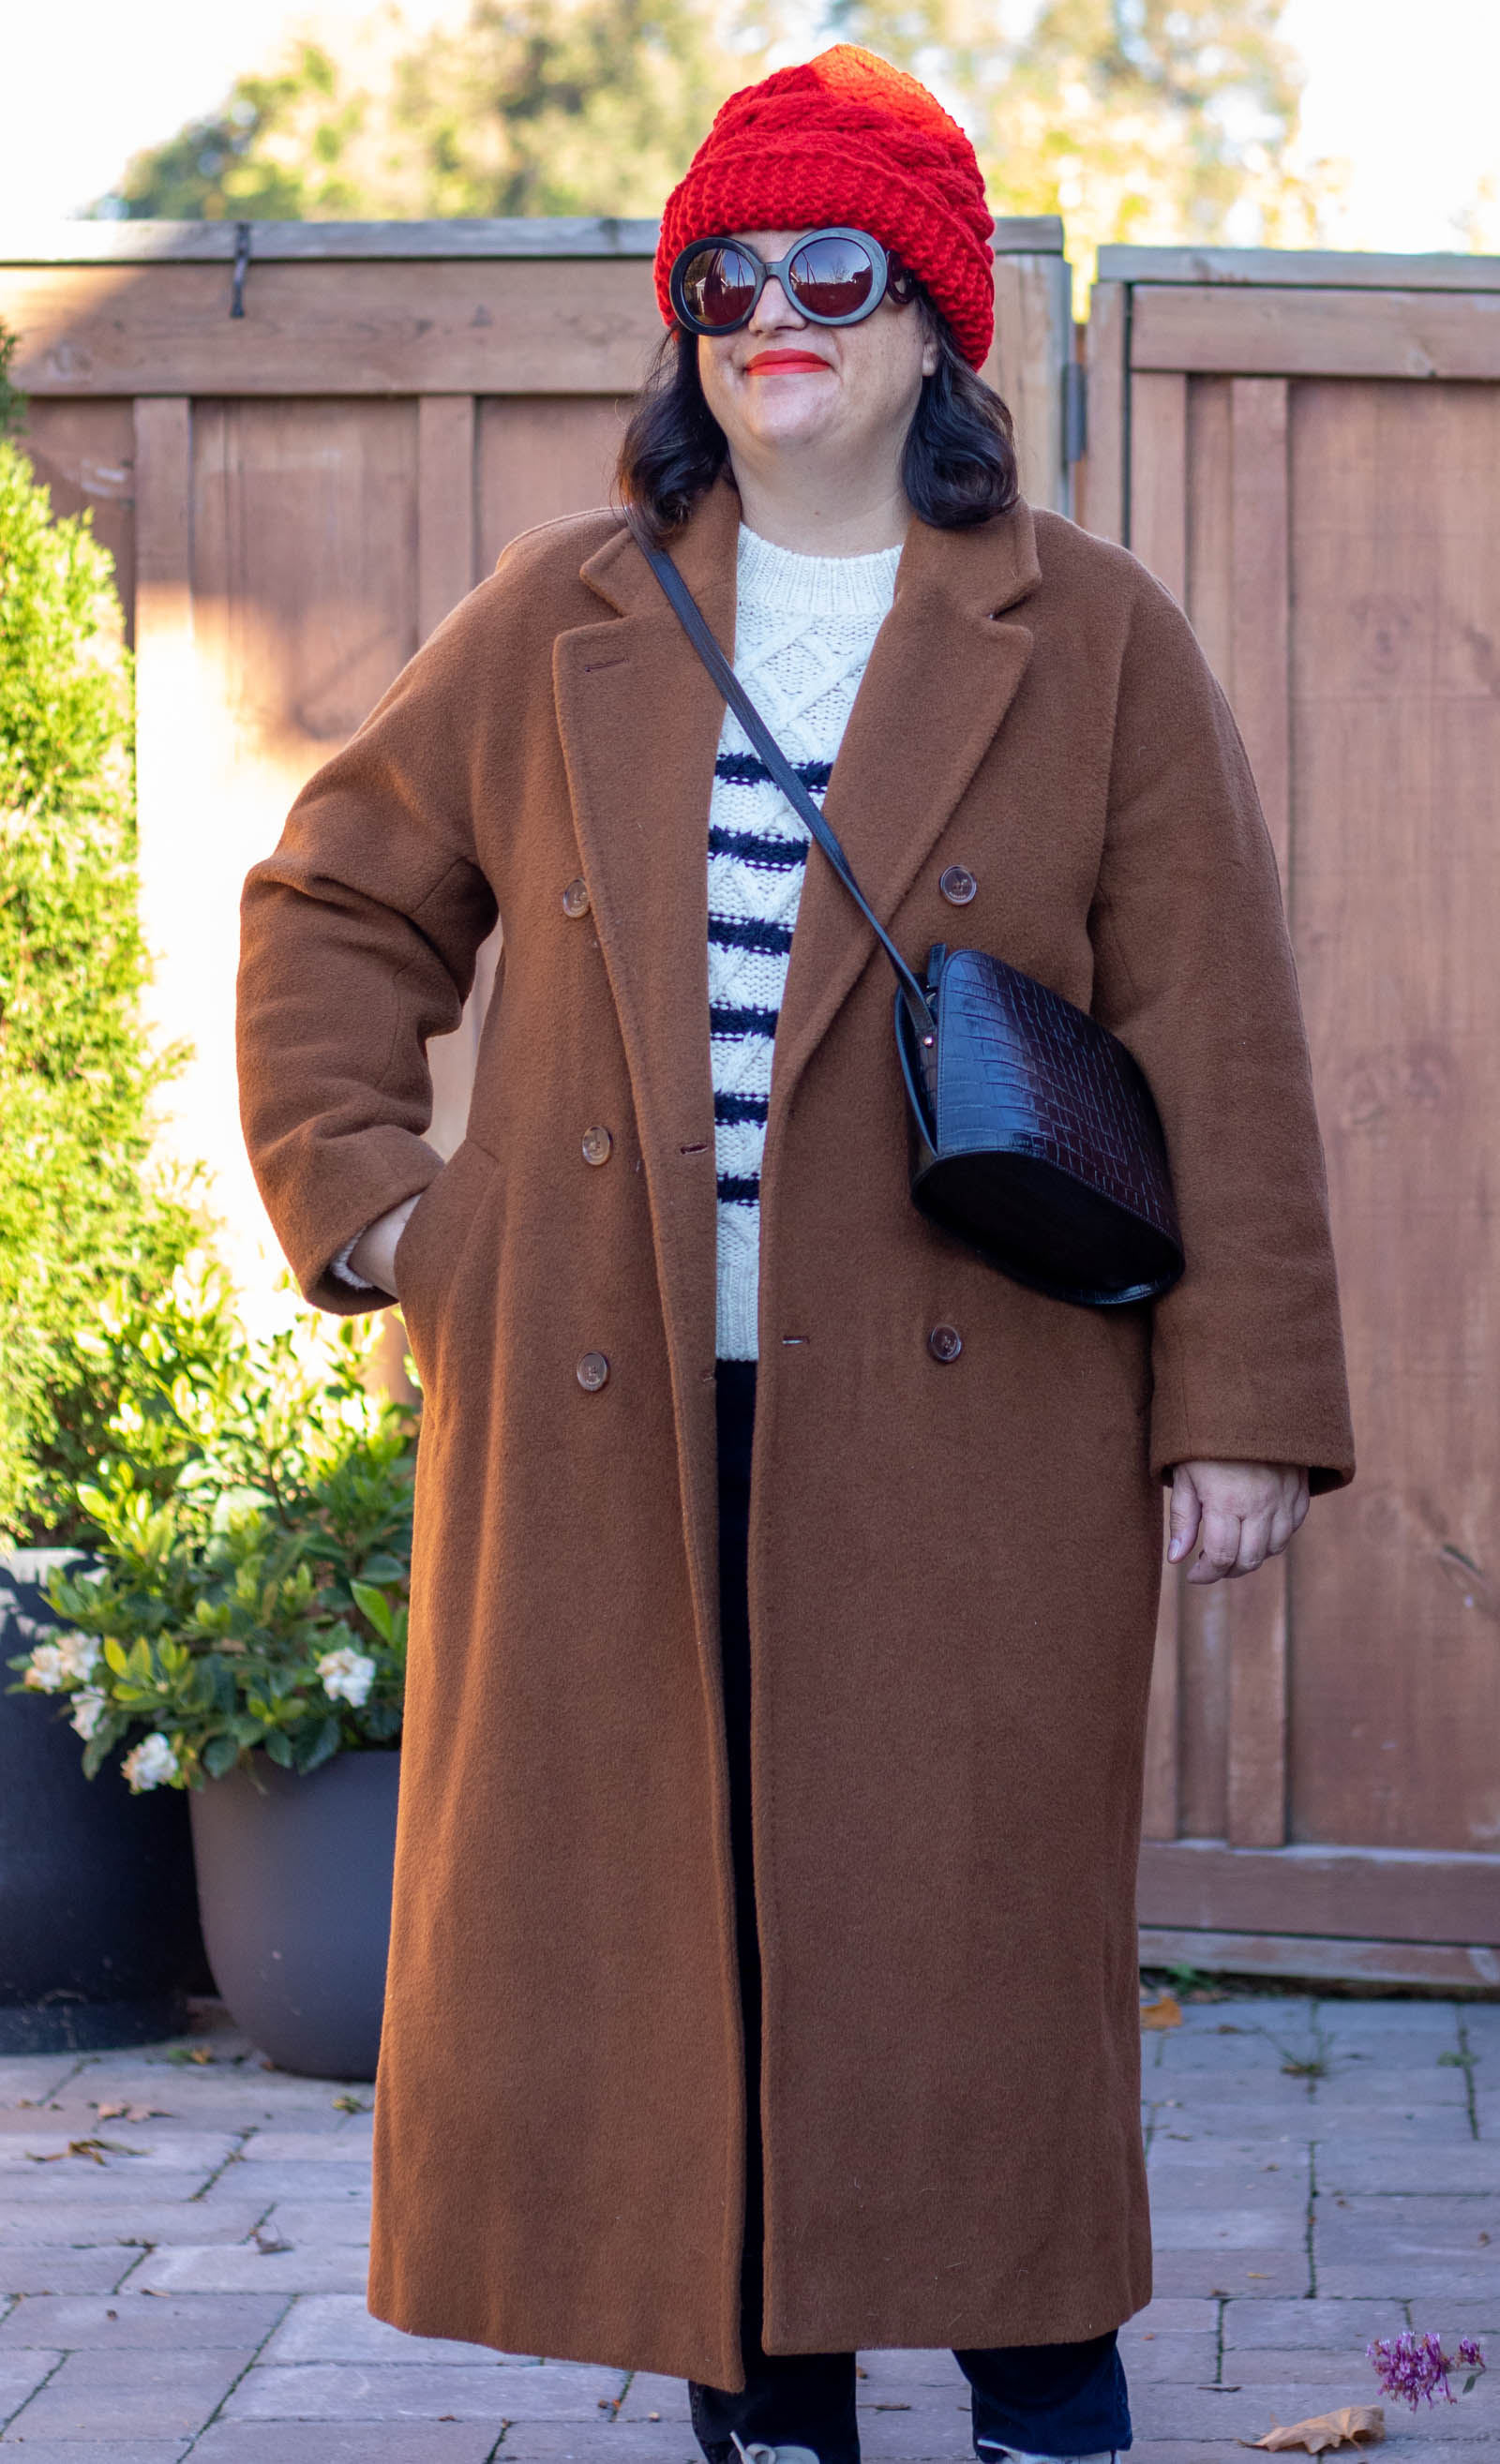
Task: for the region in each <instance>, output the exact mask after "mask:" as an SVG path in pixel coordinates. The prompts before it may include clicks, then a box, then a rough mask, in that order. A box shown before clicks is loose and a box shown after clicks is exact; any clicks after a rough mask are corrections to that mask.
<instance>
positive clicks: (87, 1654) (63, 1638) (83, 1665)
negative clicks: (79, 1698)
mask: <svg viewBox="0 0 1500 2464" xmlns="http://www.w3.org/2000/svg"><path fill="white" fill-rule="evenodd" d="M57 1652H58V1657H59V1658H60V1660H61V1661H62V1673H63V1675H64V1677H67V1678H71V1679H72V1680H73V1682H74V1683H75V1684H77V1685H86V1684H87V1683H88V1682H89V1680H90V1678H91V1677H92V1676H93V1674H94V1671H95V1669H96V1668H97V1667H98V1666H99V1644H98V1643H97V1642H96V1640H95V1639H94V1637H93V1636H92V1635H91V1634H60V1635H59V1636H58V1637H57Z"/></svg>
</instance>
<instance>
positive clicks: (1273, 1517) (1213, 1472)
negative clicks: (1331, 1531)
mask: <svg viewBox="0 0 1500 2464" xmlns="http://www.w3.org/2000/svg"><path fill="white" fill-rule="evenodd" d="M1307 1510H1308V1476H1307V1473H1306V1472H1305V1471H1301V1470H1299V1469H1298V1468H1297V1466H1296V1465H1295V1464H1294V1463H1179V1464H1178V1466H1177V1469H1176V1470H1175V1471H1174V1473H1173V1475H1172V1543H1171V1546H1170V1548H1169V1549H1168V1551H1167V1557H1168V1560H1169V1562H1170V1563H1171V1564H1172V1565H1174V1566H1179V1565H1180V1564H1181V1562H1182V1559H1183V1558H1184V1557H1186V1556H1188V1555H1189V1554H1190V1553H1191V1551H1192V1549H1193V1545H1194V1543H1195V1542H1196V1541H1198V1540H1200V1539H1201V1540H1202V1554H1201V1556H1200V1557H1199V1560H1198V1563H1197V1565H1196V1566H1194V1567H1193V1569H1192V1570H1191V1572H1190V1573H1189V1574H1188V1577H1187V1579H1188V1581H1189V1582H1190V1583H1218V1582H1223V1581H1224V1577H1225V1576H1226V1575H1233V1574H1253V1573H1254V1572H1255V1569H1256V1567H1257V1566H1263V1565H1264V1564H1265V1562H1266V1560H1267V1558H1268V1557H1279V1556H1280V1554H1281V1552H1282V1551H1283V1549H1285V1547H1286V1545H1287V1543H1288V1541H1289V1540H1290V1538H1291V1535H1292V1533H1293V1532H1294V1531H1297V1530H1300V1529H1301V1527H1302V1522H1303V1519H1304V1517H1305V1515H1306V1513H1307Z"/></svg>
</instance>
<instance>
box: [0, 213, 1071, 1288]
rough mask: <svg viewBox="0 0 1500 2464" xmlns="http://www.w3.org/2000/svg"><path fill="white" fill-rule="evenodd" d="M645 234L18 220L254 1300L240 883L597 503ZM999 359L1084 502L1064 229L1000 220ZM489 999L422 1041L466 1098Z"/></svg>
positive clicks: (194, 1103)
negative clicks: (426, 647)
mask: <svg viewBox="0 0 1500 2464" xmlns="http://www.w3.org/2000/svg"><path fill="white" fill-rule="evenodd" d="M655 243H656V226H655V224H654V223H651V222H640V221H637V222H622V221H560V222H548V221H543V220H540V219H536V220H529V219H528V220H525V221H519V222H482V223H430V224H424V223H366V224H342V225H341V224H331V223H257V224H254V225H239V226H234V225H232V224H212V223H156V224H152V223H143V222H142V223H92V224H91V223H77V224H73V225H70V226H68V227H66V228H64V229H61V230H57V231H53V232H51V233H49V234H48V235H47V236H46V237H45V238H44V239H43V240H42V241H41V242H40V243H39V244H37V245H33V246H32V247H29V248H8V247H7V246H6V244H5V240H4V236H3V235H0V321H3V322H4V323H5V324H6V325H8V326H9V327H10V328H11V330H12V331H13V332H15V333H16V334H18V335H19V337H20V348H19V350H18V352H17V356H16V363H15V367H14V371H13V374H14V378H15V382H16V383H17V384H18V385H20V386H21V388H22V389H23V391H25V392H26V393H27V394H28V395H29V396H30V397H31V414H30V421H29V426H28V429H27V432H26V435H25V438H24V440H23V441H24V442H25V444H26V445H27V447H28V450H29V451H30V452H31V454H32V457H33V462H34V464H35V467H36V469H37V472H38V473H39V475H40V476H41V477H42V478H44V479H46V480H48V481H49V482H50V483H51V484H52V487H53V490H54V504H55V510H56V511H57V512H59V513H68V512H72V511H74V510H76V509H77V507H78V506H79V505H80V504H90V505H92V506H93V507H94V509H95V517H96V525H97V528H98V530H99V536H100V537H101V538H102V539H104V540H105V542H106V544H107V545H108V546H109V547H110V548H111V549H112V550H113V552H114V555H115V558H116V561H117V566H118V570H119V577H120V583H121V592H122V596H123V598H124V601H125V605H126V609H127V613H128V615H129V616H130V618H131V620H132V622H133V627H134V639H135V645H136V655H137V660H138V677H139V696H138V713H139V759H140V812H141V870H142V894H143V911H144V915H145V923H146V931H147V935H148V937H149V940H150V942H151V945H152V947H153V948H154V949H155V950H156V951H157V952H158V953H159V968H158V978H157V984H156V990H155V1004H156V1010H157V1015H158V1019H159V1023H160V1025H161V1028H162V1030H163V1032H164V1033H165V1035H167V1036H169V1037H172V1038H176V1037H186V1038H187V1039H188V1040H189V1041H190V1042H191V1044H192V1045H193V1046H194V1050H195V1058H194V1060H193V1062H192V1065H191V1067H190V1068H189V1070H188V1075H187V1077H186V1078H185V1079H184V1080H183V1082H182V1083H181V1084H180V1086H179V1087H178V1088H177V1089H175V1090H174V1098H173V1117H172V1121H171V1124H170V1129H171V1134H172V1136H173V1138H174V1141H175V1143H176V1144H177V1145H178V1146H179V1147H180V1148H181V1149H182V1150H183V1151H184V1152H185V1153H186V1154H188V1155H192V1156H202V1157H205V1158H206V1159H207V1160H208V1161H209V1163H210V1166H211V1168H212V1170H213V1173H214V1175H215V1182H216V1189H215V1201H216V1205H217V1208H218V1211H219V1212H220V1214H221V1215H222V1217H223V1218H224V1220H225V1223H226V1226H227V1231H228V1235H229V1242H230V1246H231V1250H232V1260H233V1264H234V1266H235V1269H236V1272H237V1274H238V1276H239V1279H240V1282H241V1284H242V1286H243V1287H245V1288H246V1289H247V1290H248V1291H254V1290H255V1289H256V1288H264V1287H266V1286H267V1284H268V1283H269V1281H270V1280H271V1278H272V1277H273V1276H274V1275H275V1274H276V1273H277V1272H279V1269H280V1259H279V1255H278V1253H277V1252H276V1248H275V1243H274V1242H273V1241H272V1238H271V1234H270V1230H269V1226H267V1224H266V1223H265V1220H264V1217H263V1215H262V1213H261V1209H260V1205H259V1200H258V1199H257V1198H256V1195H255V1192H254V1184H253V1182H252V1181H251V1178H250V1174H249V1168H248V1166H247V1165H246V1163H245V1160H244V1155H243V1152H242V1149H241V1144H240V1138H239V1130H238V1116H237V1108H236V1102H235V1091H234V1071H233V975H234V959H235V950H236V943H237V933H238V923H237V915H238V900H239V888H240V883H241V881H242V880H243V878H244V875H245V872H246V871H247V869H248V868H249V867H250V866H251V865H252V864H253V863H254V862H255V860H256V859H257V858H258V857H259V856H261V855H263V854H265V853H267V852H268V851H269V849H270V848H271V847H273V846H274V845H275V843H276V837H277V834H278V832H279V830H280V826H281V822H282V818H283V816H284V814H285V812H286V808H287V806H288V804H289V803H291V801H292V798H293V796H294V795H295V794H296V793H297V791H298V788H299V787H300V786H301V784H302V783H303V781H305V780H306V779H307V778H308V777H309V776H310V775H311V773H312V772H313V770H315V769H316V768H317V767H318V765H319V764H320V762H321V761H323V760H325V759H327V758H328V756H329V755H330V754H331V753H332V752H333V751H334V750H335V749H336V748H337V746H339V745H340V744H341V743H342V742H343V740H344V739H345V737H347V736H348V735H349V734H350V733H351V732H352V731H353V729H354V728H355V727H356V726H358V724H359V722H360V721H361V720H362V719H363V718H364V715H365V714H366V712H367V711H368V710H369V709H370V708H371V707H372V706H373V704H374V703H375V701H376V700H377V699H378V698H379V696H380V695H381V693H384V692H385V690H386V686H387V685H388V684H389V683H390V681H391V679H392V677H393V676H394V675H395V674H396V673H397V671H398V670H399V669H400V668H401V667H402V665H403V664H404V663H405V661H406V660H407V659H408V658H409V657H410V656H411V653H412V652H413V651H414V650H415V649H417V647H418V645H419V644H420V643H421V642H422V641H424V640H425V639H426V637H427V635H428V634H429V633H430V631H431V630H432V627H434V626H435V625H436V624H438V623H439V622H440V620H441V619H442V618H443V617H444V616H445V615H446V614H447V612H448V610H449V609H450V607H452V605H454V604H455V602H456V601H457V600H459V599H460V598H462V597H463V595H464V593H465V592H466V591H467V590H469V589H471V588H472V587H473V585H474V583H475V582H476V581H477V580H478V579H479V578H480V576H481V575H482V574H484V573H485V572H487V571H488V570H489V568H490V567H491V566H492V565H493V564H494V562H495V560H496V556H497V555H498V554H499V551H500V549H501V548H502V547H503V546H504V545H505V543H506V541H507V540H508V539H512V538H514V537H515V535H516V534H517V532H518V531H521V530H525V529H528V528H529V527H531V526H532V525H533V524H534V523H537V522H543V521H547V520H549V519H551V518H552V517H555V516H557V515H560V514H566V513H572V512H576V511H579V510H581V509H583V508H584V507H586V506H589V505H597V504H600V503H602V502H603V501H604V500H605V498H606V496H607V493H608V486H609V473H610V469H611V466H612V463H613V459H614V453H615V450H616V446H617V443H618V438H619V433H620V423H621V410H622V406H623V405H624V404H626V403H627V402H628V401H629V396H630V395H631V394H632V393H633V392H634V390H635V388H636V386H637V385H638V384H639V382H640V379H641V375H642V372H643V370H644V367H645V365H646V362H647V359H648V357H649V355H650V353H651V350H652V349H653V348H654V347H655V344H656V342H657V341H658V339H659V337H660V334H661V330H662V328H661V321H660V318H659V316H658V313H657V309H656V304H655V297H654V293H653V290H652V285H651V254H652V252H653V250H654V248H655ZM996 249H997V261H996V269H995V286H996V306H997V312H998V325H999V340H998V344H997V351H996V356H995V359H994V361H993V362H992V363H991V365H990V367H989V369H988V370H987V371H986V373H988V374H989V375H990V377H991V379H992V381H993V382H995V383H996V384H998V385H1000V386H1001V388H1002V390H1003V391H1004V393H1005V394H1006V397H1007V399H1008V400H1009V402H1010V404H1011V407H1012V409H1013V410H1014V412H1015V414H1016V419H1017V427H1018V434H1019V442H1020V448H1021V456H1022V467H1023V473H1024V479H1025V484H1026V489H1027V492H1028V494H1029V495H1031V496H1032V497H1033V499H1034V501H1035V502H1037V503H1039V504H1049V505H1056V506H1059V507H1062V508H1064V509H1066V508H1067V506H1068V504H1069V501H1070V495H1069V470H1068V465H1067V462H1066V460H1065V437H1064V400H1063V371H1064V367H1065V364H1066V363H1068V361H1069V360H1070V357H1071V349H1072V323H1071V304H1070V302H1071V289H1070V274H1069V269H1068V266H1067V263H1066V261H1065V259H1064V256H1063V253H1062V252H1063V232H1062V225H1061V224H1060V223H1059V222H1057V221H1055V220H1053V219H1049V218H1042V219H1039V220H1035V221H1015V222H1008V223H1002V224H1001V225H1000V226H999V228H998V230H997V232H996ZM484 997H485V985H484V981H483V978H482V976H481V981H480V985H479V987H478V988H477V998H476V1000H475V1001H474V1003H472V1004H471V1011H470V1016H469V1019H468V1020H467V1021H466V1023H465V1025H464V1027H462V1028H461V1029H460V1030H459V1032H458V1034H457V1035H456V1036H453V1037H446V1038H444V1039H443V1040H442V1043H441V1044H440V1045H434V1046H433V1048H432V1060H433V1073H434V1081H435V1084H436V1090H437V1112H436V1116H435V1118H434V1122H433V1129H432V1136H433V1140H434V1143H436V1144H438V1145H440V1146H442V1147H443V1148H444V1150H445V1151H448V1150H451V1148H452V1146H454V1145H456V1143H457V1140H458V1137H459V1135H460V1134H461V1133H462V1126H463V1117H464V1113H465V1111H466V1110H467V1103H468V1088H469V1080H470V1073H471V1069H472V1061H473V1051H474V1042H475V1039H476V1034H477V1024H476V1021H477V1017H478V1015H479V1012H480V1009H481V1007H482V1001H483V999H484Z"/></svg>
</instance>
